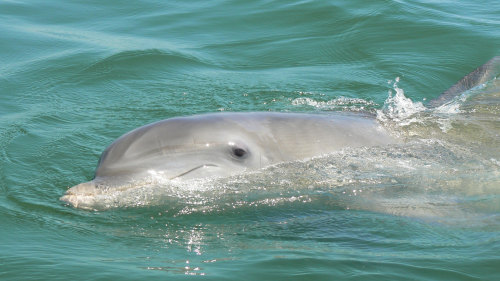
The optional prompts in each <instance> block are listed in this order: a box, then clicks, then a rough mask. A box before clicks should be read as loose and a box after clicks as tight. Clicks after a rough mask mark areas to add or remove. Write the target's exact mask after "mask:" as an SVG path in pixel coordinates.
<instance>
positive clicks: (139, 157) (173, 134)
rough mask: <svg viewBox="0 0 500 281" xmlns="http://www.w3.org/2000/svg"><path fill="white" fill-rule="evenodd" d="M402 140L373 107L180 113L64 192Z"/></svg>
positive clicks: (76, 194) (484, 72) (137, 135)
mask: <svg viewBox="0 0 500 281" xmlns="http://www.w3.org/2000/svg"><path fill="white" fill-rule="evenodd" d="M499 68H500V56H497V57H494V58H493V59H491V60H490V61H488V62H487V63H485V64H484V65H482V66H480V67H479V68H477V69H476V70H474V71H473V72H471V73H470V74H468V75H467V76H465V77H464V78H462V79H461V80H460V81H459V82H458V83H457V84H455V85H453V86H452V87H451V88H450V89H448V90H447V91H445V92H444V93H443V94H442V95H441V96H439V97H438V98H436V99H435V100H432V101H430V102H429V105H428V106H429V107H438V106H440V105H442V104H444V103H446V102H447V101H450V100H451V99H452V98H454V97H455V96H457V95H459V94H461V93H462V92H464V91H467V90H469V89H471V88H473V87H476V86H478V85H481V84H482V83H484V82H486V81H489V80H491V79H493V78H495V76H494V75H496V74H498V73H500V70H499ZM396 142H398V140H397V139H395V138H393V137H392V136H391V135H390V134H389V133H388V132H387V130H385V129H384V128H383V127H382V126H381V125H380V124H379V123H378V122H377V121H376V120H375V118H373V117H372V116H369V115H365V114H354V113H334V114H302V113H271V112H252V113H215V114H204V115H195V116H189V117H176V118H171V119H166V120H163V121H159V122H156V123H152V124H149V125H145V126H143V127H140V128H137V129H135V130H132V131H131V132H129V133H126V134H125V135H123V136H121V137H119V138H118V139H117V140H115V141H114V142H113V143H112V144H111V145H110V146H108V147H107V148H106V149H105V150H104V152H103V153H102V155H101V158H100V160H99V163H98V165H97V169H96V171H95V176H94V179H93V180H91V181H89V182H84V183H81V184H78V185H76V186H74V187H72V188H70V189H69V190H67V191H66V193H65V195H63V196H62V197H61V198H60V199H61V200H62V201H65V202H68V203H70V204H71V205H73V206H75V207H78V205H79V200H80V199H79V198H80V197H82V196H83V197H85V196H93V195H96V194H99V193H101V190H100V186H106V187H109V188H116V189H118V190H121V189H126V188H127V187H126V186H130V184H128V183H130V182H134V181H140V180H141V179H146V178H148V177H161V178H162V179H170V180H187V179H196V178H205V177H225V176H229V175H234V174H238V173H241V172H243V171H248V170H257V169H260V168H263V167H266V166H269V165H272V164H276V163H281V162H287V161H293V160H302V159H308V158H311V157H315V156H321V155H324V154H328V153H332V152H335V151H339V150H341V149H343V148H346V147H370V146H382V145H387V144H391V143H396ZM124 186H125V187H124Z"/></svg>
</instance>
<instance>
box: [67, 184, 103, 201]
mask: <svg viewBox="0 0 500 281" xmlns="http://www.w3.org/2000/svg"><path fill="white" fill-rule="evenodd" d="M99 193H100V192H99V190H98V189H97V188H96V185H95V183H94V181H88V182H83V183H80V184H78V185H75V186H73V187H72V188H70V189H68V190H67V191H66V193H65V194H64V195H63V196H62V197H61V198H60V200H61V201H65V202H67V203H69V204H71V205H73V206H74V207H78V205H81V203H85V202H86V201H89V200H91V199H92V198H94V196H95V195H97V194H99Z"/></svg>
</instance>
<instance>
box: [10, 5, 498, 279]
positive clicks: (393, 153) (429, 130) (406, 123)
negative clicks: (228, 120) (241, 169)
mask: <svg viewBox="0 0 500 281" xmlns="http://www.w3.org/2000/svg"><path fill="white" fill-rule="evenodd" d="M499 14H500V5H499V4H498V3H497V1H481V2H478V1H460V2H450V1H443V2H436V1H188V2H186V1H154V0H153V1H145V0H143V1H133V2H130V1H129V2H121V1H0V19H1V20H0V279H2V280H58V279H64V280H111V279H120V280H144V279H153V280H155V279H162V280H175V279H210V280H256V279H261V280H496V279H498V277H499V276H500V270H499V269H498V266H499V265H500V257H499V253H500V217H499V211H500V150H499V149H498V147H499V144H500V138H499V135H500V125H499V122H500V97H499V95H500V91H499V89H500V87H499V85H498V79H497V80H492V81H488V82H487V83H486V84H485V85H481V86H480V87H478V88H475V89H472V90H471V91H468V92H467V93H464V94H463V95H460V96H458V97H456V98H455V99H454V100H452V101H450V102H449V103H448V104H446V105H444V106H442V107H439V108H437V109H432V110H429V109H426V108H425V104H426V103H427V102H428V101H429V100H431V99H433V98H436V97H437V96H439V93H441V92H443V91H444V90H446V89H447V88H448V87H450V86H451V85H452V84H454V83H455V82H456V81H458V80H459V79H460V78H461V77H463V76H464V75H466V74H467V73H468V72H470V71H472V70H473V69H474V68H475V67H477V66H479V65H481V64H482V63H484V62H485V61H487V60H488V59H490V58H491V57H493V56H495V55H499V49H498V46H500V21H499V19H498V15H499ZM224 111H238V112H241V111H276V112H308V113H321V114H328V112H339V111H346V112H362V113H363V114H366V113H368V114H372V115H373V116H374V118H377V120H378V121H379V122H380V124H381V125H382V126H384V127H386V128H387V129H388V130H389V131H390V132H391V134H393V135H394V136H395V137H396V138H398V139H399V140H401V142H400V143H399V144H395V145H391V146H387V147H377V148H357V149H349V148H346V149H344V150H342V151H338V152H335V153H332V154H330V155H324V156H321V157H317V158H314V159H309V160H304V161H295V162H290V163H281V164H278V165H275V166H272V167H268V168H266V169H263V170H260V171H255V172H251V173H245V174H241V175H235V176H233V177H229V178H223V179H208V180H203V181H194V182H189V183H180V182H178V183H175V182H174V183H171V182H161V181H160V183H158V182H157V183H155V184H149V185H148V184H144V186H141V187H138V188H134V189H131V190H129V191H127V192H125V193H116V192H115V193H114V192H110V193H108V194H105V195H103V196H102V197H101V198H99V199H100V201H99V202H100V204H97V205H96V206H94V207H95V208H90V209H87V210H82V209H75V208H72V207H71V206H68V205H66V204H64V202H61V201H60V200H59V198H60V197H61V195H63V194H64V192H65V191H66V190H67V188H68V187H71V186H73V185H75V184H78V183H80V182H83V181H88V180H90V179H91V178H92V177H93V172H94V169H95V167H96V164H97V161H98V158H99V155H100V153H101V152H102V151H103V150H104V149H105V147H106V146H107V145H109V144H110V143H111V142H112V141H113V140H114V139H116V138H117V137H119V136H120V135H122V134H123V133H126V132H127V131H130V130H132V129H134V128H136V127H139V126H142V125H144V124H147V123H151V122H154V121H158V120H162V119H165V118H169V117H174V116H182V115H191V114H198V113H206V112H224Z"/></svg>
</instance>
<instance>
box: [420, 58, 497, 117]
mask: <svg viewBox="0 0 500 281" xmlns="http://www.w3.org/2000/svg"><path fill="white" fill-rule="evenodd" d="M498 74H500V56H496V57H493V58H492V59H490V60H489V61H487V62H486V63H485V64H483V65H481V66H480V67H478V68H476V69H475V70H474V71H472V72H471V73H469V74H467V75H466V76H465V77H463V78H462V79H460V81H458V82H457V83H456V84H455V85H453V86H451V87H450V88H449V89H448V90H446V91H444V92H443V93H442V94H441V95H440V96H439V97H437V98H435V99H433V100H431V101H430V102H429V103H428V104H427V106H428V107H429V108H434V107H438V106H441V105H443V104H445V103H446V102H448V101H450V100H452V99H453V98H454V97H456V96H458V95H460V94H461V93H463V92H465V91H468V90H470V89H472V88H474V87H477V86H479V85H481V84H483V83H485V82H487V81H489V80H492V79H493V78H495V77H496V76H497V75H498Z"/></svg>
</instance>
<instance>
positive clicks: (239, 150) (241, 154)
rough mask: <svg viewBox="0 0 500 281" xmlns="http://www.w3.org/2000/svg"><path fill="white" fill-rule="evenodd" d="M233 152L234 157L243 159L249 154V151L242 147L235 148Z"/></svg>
mask: <svg viewBox="0 0 500 281" xmlns="http://www.w3.org/2000/svg"><path fill="white" fill-rule="evenodd" d="M232 151H233V155H234V156H236V157H238V158H243V157H244V156H245V155H246V154H247V151H246V150H244V149H243V148H241V147H233V149H232Z"/></svg>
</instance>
